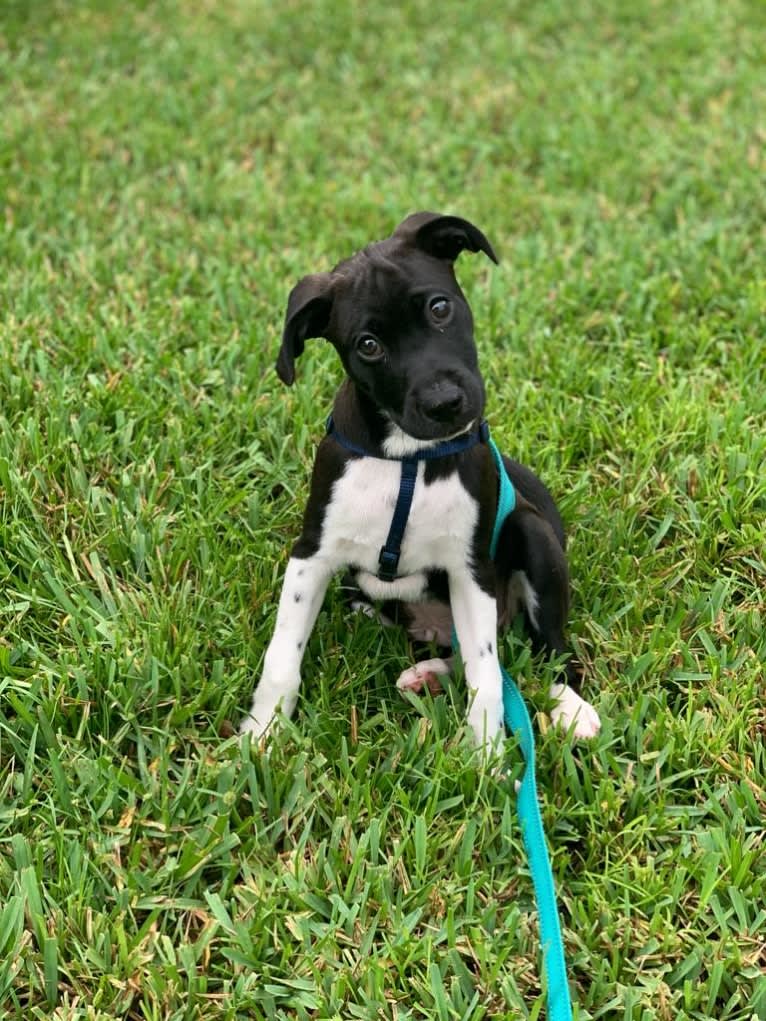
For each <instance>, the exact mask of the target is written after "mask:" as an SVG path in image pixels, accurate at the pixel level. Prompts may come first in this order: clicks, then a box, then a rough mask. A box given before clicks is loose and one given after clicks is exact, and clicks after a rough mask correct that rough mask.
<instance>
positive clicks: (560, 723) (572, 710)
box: [551, 684, 601, 741]
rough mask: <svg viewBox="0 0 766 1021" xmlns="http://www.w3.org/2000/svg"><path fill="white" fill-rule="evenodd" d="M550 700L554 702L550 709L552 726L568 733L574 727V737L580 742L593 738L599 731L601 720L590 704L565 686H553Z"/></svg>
mask: <svg viewBox="0 0 766 1021" xmlns="http://www.w3.org/2000/svg"><path fill="white" fill-rule="evenodd" d="M551 698H553V699H554V700H555V702H556V704H555V705H554V707H553V709H551V720H552V721H553V724H554V726H557V727H562V728H563V729H564V730H566V731H568V730H569V729H570V728H571V727H574V729H573V733H574V736H575V737H576V738H577V739H578V740H580V741H586V740H588V739H589V738H591V737H595V736H596V734H598V732H599V730H601V720H600V719H599V715H598V713H597V712H596V710H595V709H594V708H593V706H592V705H591V704H590V702H586V701H585V699H584V698H581V697H580V696H579V695H578V694H577V692H576V691H573V690H572V689H571V688H570V687H569V685H567V684H554V686H553V687H552V688H551Z"/></svg>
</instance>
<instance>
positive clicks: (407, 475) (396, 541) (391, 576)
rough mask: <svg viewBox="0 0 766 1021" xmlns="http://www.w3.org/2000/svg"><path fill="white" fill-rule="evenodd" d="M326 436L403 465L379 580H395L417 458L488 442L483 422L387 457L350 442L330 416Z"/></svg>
mask: <svg viewBox="0 0 766 1021" xmlns="http://www.w3.org/2000/svg"><path fill="white" fill-rule="evenodd" d="M327 435H328V436H332V438H333V439H334V440H335V441H336V442H337V443H340V445H341V446H342V447H345V449H346V450H349V451H350V452H351V453H352V454H357V455H359V456H360V457H375V458H379V459H381V460H385V461H399V462H400V464H401V466H402V473H401V476H400V479H399V495H398V496H397V498H396V506H395V507H394V514H393V517H392V518H391V527H390V528H389V530H388V538H387V539H386V544H385V546H383V547H382V548H381V550H380V556H379V557H378V577H379V578H380V580H381V581H394V580H395V579H396V576H397V575H396V572H397V568H398V567H399V558H400V556H401V554H402V539H403V538H404V530H405V528H406V527H407V519H408V518H409V516H410V508H411V507H412V498H413V496H414V494H415V480H416V479H417V477H418V461H436V460H438V459H439V458H441V457H453V456H454V455H455V454H463V453H465V451H466V450H470V449H471V448H472V447H475V446H476V444H477V443H489V444H490V445H491V446H494V444H492V441H491V440H490V438H489V425H488V424H487V423H486V421H484V422H482V423H481V424H480V425H479V427H478V428H477V429H472V430H471V431H470V432H466V433H463V435H462V436H456V437H454V439H451V440H444V441H443V442H441V443H437V444H436V445H435V446H433V447H423V448H422V449H421V450H415V451H413V452H412V453H411V454H406V455H405V456H404V457H390V456H388V455H386V454H372V453H370V452H369V451H367V450H365V449H364V447H360V446H359V445H358V444H356V443H353V442H352V441H351V440H349V439H348V438H347V437H345V436H344V435H343V433H340V432H338V430H337V429H336V427H335V423H334V422H333V419H332V415H330V417H329V418H328V419H327Z"/></svg>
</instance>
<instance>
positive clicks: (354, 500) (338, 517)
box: [319, 458, 478, 599]
mask: <svg viewBox="0 0 766 1021" xmlns="http://www.w3.org/2000/svg"><path fill="white" fill-rule="evenodd" d="M424 475H425V464H424V463H423V462H421V463H420V464H419V465H418V475H417V481H416V483H415V493H414V496H413V500H412V507H411V509H410V515H409V518H408V520H407V527H406V529H405V532H404V538H403V540H402V550H401V559H400V561H399V570H398V574H399V578H397V580H396V581H394V582H383V581H380V580H379V579H378V578H377V577H376V574H377V570H378V557H379V555H380V549H381V547H382V546H383V545H384V543H385V541H386V539H387V537H388V532H389V529H390V527H391V520H392V517H393V513H394V508H395V506H396V500H397V496H398V494H399V481H400V478H401V465H400V464H399V463H398V462H397V461H384V460H380V459H377V458H360V459H359V460H355V461H350V462H349V463H348V465H347V467H346V470H345V472H344V473H343V475H342V476H341V477H340V478H339V479H338V480H337V481H336V482H335V484H334V486H333V489H332V497H331V499H330V502H329V504H328V506H327V510H326V512H325V519H324V523H323V527H322V541H321V546H320V550H319V554H320V556H321V557H322V558H326V559H327V560H329V561H330V562H331V563H332V564H333V568H334V569H338V568H340V567H342V566H352V567H356V568H358V569H359V571H360V573H359V577H358V579H357V580H358V582H359V584H360V585H361V587H362V588H363V589H364V590H365V591H366V592H367V593H368V595H370V596H372V597H373V598H384V599H385V598H394V597H398V598H403V599H417V598H418V596H419V595H421V593H422V592H423V589H424V587H425V574H424V572H425V571H427V570H429V569H442V570H446V571H448V572H449V571H457V570H465V565H466V562H467V560H468V556H469V551H470V548H471V540H472V538H473V533H474V529H475V527H476V520H477V516H478V505H477V503H476V501H475V500H474V499H473V497H471V496H470V494H469V493H468V492H467V491H466V490H465V489H464V487H463V486H462V484H461V482H460V479H459V477H458V475H457V473H453V474H452V475H449V476H447V477H446V478H441V479H436V480H435V481H433V482H431V483H430V484H428V485H426V483H425V479H424Z"/></svg>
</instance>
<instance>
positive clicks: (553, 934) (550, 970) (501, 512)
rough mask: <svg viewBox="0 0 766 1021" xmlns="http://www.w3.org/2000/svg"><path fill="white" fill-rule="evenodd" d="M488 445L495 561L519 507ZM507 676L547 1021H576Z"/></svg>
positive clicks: (525, 747)
mask: <svg viewBox="0 0 766 1021" xmlns="http://www.w3.org/2000/svg"><path fill="white" fill-rule="evenodd" d="M487 442H488V444H489V448H490V450H491V451H492V456H493V458H494V459H495V466H496V467H497V475H498V479H499V480H500V493H499V496H498V504H497V516H496V517H495V527H494V530H493V533H492V543H491V545H490V555H491V556H492V559H493V560H494V558H495V554H496V552H497V543H498V540H499V538H500V532H501V531H502V527H503V524H504V523H505V519H506V518H507V517H508V515H509V514H510V513H511V512H512V511H513V509H514V507H515V506H516V491H515V490H514V487H513V483H512V482H511V480H510V479H509V478H508V473H507V472H506V470H505V465H504V464H503V458H502V456H501V454H500V451H499V450H498V449H497V447H496V446H495V444H494V442H493V441H492V439H490V438H488V439H487ZM453 645H454V646H455V651H457V639H456V637H455V636H454V633H453ZM500 672H501V673H502V675H503V712H504V716H505V725H506V727H507V728H508V730H509V731H511V733H513V734H515V735H516V739H517V740H518V742H519V747H520V748H521V754H522V755H523V757H524V762H525V768H524V777H523V779H522V781H521V787H520V789H519V793H518V798H517V803H518V810H519V821H520V823H521V835H522V837H523V839H524V846H525V848H526V851H527V858H528V859H529V868H530V871H531V873H532V885H533V886H534V890H535V899H536V901H537V912H538V915H539V924H540V942H541V945H542V951H543V970H544V973H545V980H546V981H545V988H546V1000H547V1004H548V1021H572V1003H571V1000H570V998H569V983H568V982H567V970H566V962H565V960H564V941H563V939H562V938H561V924H560V922H559V912H558V907H557V905H556V889H555V886H554V882H553V870H552V869H551V862H550V858H549V856H548V846H547V844H546V842H545V830H544V829H543V820H542V816H541V814H540V803H539V801H538V799H537V781H536V779H535V737H534V731H533V730H532V721H531V720H530V718H529V713H528V712H527V707H526V705H525V703H524V699H523V698H522V697H521V693H520V692H519V689H518V688H517V687H516V685H515V684H514V682H513V679H512V678H511V676H510V674H509V673H508V672H507V671H506V670H505V668H504V667H503V666H502V664H501V665H500Z"/></svg>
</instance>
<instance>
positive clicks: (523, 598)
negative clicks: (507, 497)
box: [498, 506, 601, 738]
mask: <svg viewBox="0 0 766 1021" xmlns="http://www.w3.org/2000/svg"><path fill="white" fill-rule="evenodd" d="M498 567H499V568H500V571H501V572H502V574H503V575H504V580H503V581H502V588H503V591H502V592H501V593H499V601H500V602H501V604H502V606H503V610H502V614H501V616H503V617H505V618H506V619H504V620H503V624H504V625H507V624H508V623H509V620H508V619H507V618H509V617H510V616H511V615H512V614H513V612H514V602H515V601H517V600H518V601H520V602H521V603H522V605H523V607H524V612H525V616H526V619H527V623H528V625H529V632H530V636H531V638H532V646H533V648H534V649H535V651H536V652H544V653H546V654H547V655H549V656H556V657H559V656H566V657H567V658H566V662H565V664H564V667H563V675H564V676H563V677H562V678H561V679H560V680H558V681H557V682H555V683H554V684H552V685H551V689H550V697H551V699H552V700H553V702H554V703H555V704H554V706H553V709H552V710H551V719H552V720H553V722H554V723H555V724H557V725H558V726H561V727H563V728H564V729H565V730H569V729H570V727H571V728H573V730H574V735H575V737H577V738H589V737H595V735H596V734H597V733H598V732H599V729H600V727H601V721H600V719H599V716H598V713H597V712H596V710H595V709H594V707H593V706H592V705H590V703H589V702H586V701H585V699H584V698H582V697H581V696H580V694H579V687H580V670H581V668H580V665H579V663H578V662H577V660H576V659H575V657H574V656H573V655H572V654H571V652H570V651H569V649H568V647H567V644H566V642H565V640H564V628H565V626H566V617H567V612H568V609H569V573H568V570H567V563H566V558H565V556H564V551H563V550H562V548H561V545H560V543H559V541H558V538H557V536H556V535H555V533H554V530H553V528H552V527H551V524H550V523H549V522H548V521H547V520H546V519H545V518H543V517H541V516H540V515H539V514H537V512H536V511H534V509H533V508H531V507H529V506H527V507H526V508H521V509H520V510H519V511H517V512H516V513H515V514H514V515H513V516H512V517H511V518H510V519H509V520H508V522H507V524H506V527H505V528H504V529H503V534H502V536H501V541H500V548H499V550H498Z"/></svg>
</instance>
